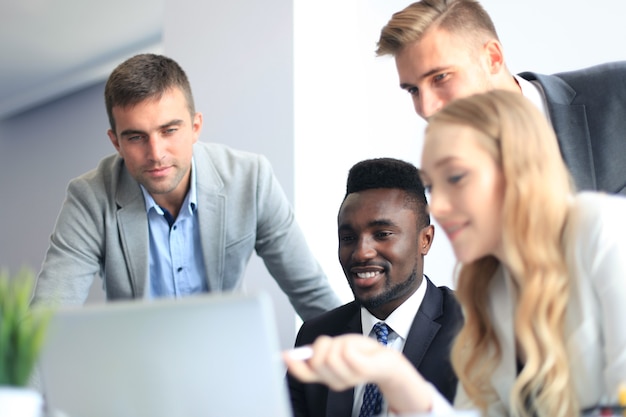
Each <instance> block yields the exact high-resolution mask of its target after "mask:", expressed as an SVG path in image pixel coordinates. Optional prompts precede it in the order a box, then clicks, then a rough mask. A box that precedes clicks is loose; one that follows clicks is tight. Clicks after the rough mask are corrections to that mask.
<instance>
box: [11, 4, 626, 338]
mask: <svg viewBox="0 0 626 417" xmlns="http://www.w3.org/2000/svg"><path fill="white" fill-rule="evenodd" d="M409 3H411V1H406V0H404V1H400V0H344V1H336V0H319V1H314V2H311V1H304V0H266V1H263V2H260V1H255V0H236V1H227V2H225V1H217V0H207V1H198V0H177V1H173V0H131V1H129V2H125V1H121V0H111V1H108V2H97V1H94V0H88V1H85V0H2V2H0V57H1V58H0V196H2V197H1V204H0V206H1V215H0V267H4V268H8V269H9V270H10V271H12V272H15V271H17V270H18V269H19V268H20V267H21V266H29V267H30V268H32V269H34V270H35V271H38V269H39V267H40V264H41V261H42V259H43V257H44V254H45V251H46V249H47V246H48V239H49V235H50V233H51V231H52V229H53V226H54V222H55V219H56V216H57V214H58V212H59V209H60V207H61V204H62V202H63V199H64V197H65V188H66V186H67V183H68V181H69V180H70V179H71V178H73V177H76V176H78V175H80V174H82V173H84V172H86V171H88V170H90V169H92V168H94V167H95V166H96V164H97V163H98V161H99V160H100V159H101V158H103V157H104V156H106V155H108V154H110V153H112V152H114V149H113V147H112V145H111V144H110V142H109V139H108V137H107V136H106V130H107V128H108V123H107V118H106V114H105V108H104V100H103V94H102V93H103V89H104V82H105V80H106V77H107V76H108V74H109V72H110V71H111V70H112V69H113V68H114V67H115V66H116V65H117V64H119V63H120V62H122V61H123V60H124V59H126V58H128V57H130V56H132V55H134V54H136V53H140V52H158V53H164V54H166V55H169V56H171V57H173V58H174V59H176V60H177V61H178V62H179V63H180V64H181V65H182V67H183V68H184V69H185V70H186V72H187V74H188V76H189V78H190V81H191V84H192V89H193V91H194V95H195V100H196V107H197V110H198V111H201V112H202V113H203V115H204V129H203V133H202V135H201V140H203V141H212V142H221V143H225V144H228V145H230V146H232V147H235V148H239V149H244V150H247V151H252V152H258V153H262V154H264V155H266V156H267V157H268V158H269V160H270V161H271V162H272V164H273V166H274V170H275V173H276V175H277V177H278V178H279V180H280V182H281V184H282V186H283V188H284V189H285V192H286V194H287V196H288V197H289V198H290V200H291V201H292V202H293V204H294V207H295V211H296V216H297V219H298V221H299V223H300V226H301V227H302V229H303V230H304V233H305V235H306V236H307V239H308V241H309V244H310V246H311V248H312V249H313V252H314V253H315V255H316V257H317V258H318V260H319V261H320V263H321V264H322V266H323V268H324V270H325V271H326V273H327V275H328V277H329V280H330V282H331V284H332V285H333V287H334V288H335V289H336V290H337V292H338V293H339V294H340V296H341V298H342V299H343V300H345V301H349V300H351V299H352V294H351V292H350V290H349V288H348V286H347V284H346V281H345V278H344V276H343V273H342V271H341V268H340V266H339V262H338V260H337V231H336V214H337V210H338V208H339V205H340V203H341V200H342V198H343V195H344V187H345V180H346V175H347V172H348V169H349V168H350V167H351V166H352V165H353V164H354V163H356V162H358V161H359V160H362V159H364V158H371V157H381V156H391V157H397V158H401V159H405V160H408V161H410V162H413V163H415V164H419V160H420V148H421V140H422V133H423V129H424V127H425V123H424V122H423V121H422V120H420V119H419V118H418V116H417V115H416V114H415V113H414V111H413V107H412V103H411V100H410V97H409V96H408V94H407V93H405V92H403V91H401V90H400V88H399V87H398V79H397V74H396V70H395V64H394V62H393V59H392V58H389V57H382V58H377V57H375V55H374V50H375V47H376V41H377V39H378V35H379V33H380V29H381V28H382V26H383V25H384V24H385V23H386V22H387V20H388V19H389V17H390V16H391V14H392V13H393V12H395V11H398V10H400V9H401V8H403V7H405V6H406V5H408V4H409ZM482 4H483V5H484V7H485V8H486V9H487V11H488V12H489V13H490V14H491V16H492V18H493V20H494V22H495V24H496V27H497V29H498V32H499V35H500V39H501V41H502V43H503V45H504V52H505V56H506V58H507V62H508V65H509V69H510V70H511V71H512V72H515V73H517V72H522V71H527V70H530V71H537V72H543V73H553V72H560V71H567V70H573V69H577V68H582V67H586V66H590V65H594V64H598V63H602V62H606V61H615V60H624V59H626V50H625V49H624V48H623V46H622V43H623V42H622V41H623V40H624V39H626V26H624V24H623V16H624V15H626V4H623V3H622V2H619V1H616V0H597V1H595V2H593V4H591V3H589V2H585V1H582V0H547V1H546V0H527V1H524V2H512V1H506V2H504V1H498V0H483V1H482ZM20 65H25V67H20ZM425 265H426V266H425V270H426V274H427V275H428V276H429V277H430V278H431V279H432V280H433V281H434V282H435V283H436V284H438V285H448V286H451V287H453V286H454V283H453V280H452V273H453V267H454V256H453V254H452V251H451V249H450V246H449V244H448V242H447V240H446V238H445V236H444V235H443V233H441V232H437V233H436V234H435V242H434V245H433V248H432V250H431V253H430V254H429V255H428V256H427V257H426V261H425ZM246 285H247V288H248V290H249V291H258V290H264V291H268V292H270V294H271V295H272V297H273V299H274V301H275V303H274V304H275V310H276V318H277V323H278V327H279V332H280V335H281V340H280V344H281V346H282V347H288V346H291V345H292V344H293V340H294V336H295V331H296V328H297V326H298V321H297V319H296V317H295V314H294V312H293V309H292V308H291V306H290V305H289V303H288V301H287V299H286V297H285V296H284V295H283V294H282V293H281V292H280V290H279V289H278V287H277V286H276V284H275V283H274V282H273V281H272V279H271V277H270V276H269V274H268V273H267V272H266V271H265V268H264V266H263V264H262V262H261V261H260V260H259V259H258V258H256V257H253V259H251V262H250V266H249V268H248V272H247V279H246ZM103 298H104V297H103V293H102V290H101V283H100V281H99V280H95V281H94V286H93V289H92V294H91V295H90V298H89V302H102V300H103Z"/></svg>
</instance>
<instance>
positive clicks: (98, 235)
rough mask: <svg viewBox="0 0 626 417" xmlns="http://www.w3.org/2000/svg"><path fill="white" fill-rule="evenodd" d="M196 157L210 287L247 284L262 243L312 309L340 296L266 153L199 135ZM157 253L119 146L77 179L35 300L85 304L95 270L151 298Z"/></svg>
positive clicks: (282, 281)
mask: <svg viewBox="0 0 626 417" xmlns="http://www.w3.org/2000/svg"><path fill="white" fill-rule="evenodd" d="M194 160H195V168H196V170H197V175H196V179H197V193H198V219H199V222H200V230H201V244H202V251H203V254H204V264H205V266H206V269H207V275H208V286H209V290H210V291H229V290H237V289H239V288H240V287H241V285H242V279H243V275H244V271H245V268H246V265H247V263H248V260H249V259H250V256H251V254H252V251H253V250H256V252H257V253H258V255H259V256H261V257H262V258H263V260H264V262H265V265H266V267H267V268H268V270H269V272H270V273H271V274H272V276H273V277H274V279H275V280H276V282H277V283H278V285H279V286H280V287H281V288H282V290H283V291H284V292H285V293H286V294H287V296H288V297H289V300H290V302H291V303H292V305H293V306H294V308H295V309H296V311H297V312H298V314H300V315H301V316H302V318H303V319H305V320H306V319H308V318H311V317H313V316H316V315H318V314H320V313H322V312H325V311H328V310H330V309H331V308H333V307H336V306H337V305H339V304H340V302H339V299H338V298H337V296H336V295H335V293H334V292H333V291H332V289H331V288H330V286H329V284H328V282H327V279H326V276H325V275H324V273H323V271H322V269H321V267H320V265H319V264H318V263H317V261H316V260H315V259H314V257H313V255H312V253H311V252H310V250H309V248H308V246H307V243H306V241H305V238H304V236H303V234H302V232H301V230H300V228H299V227H298V225H297V223H296V221H295V218H294V213H293V210H292V207H291V205H290V204H289V202H288V200H287V198H286V197H285V195H284V193H283V190H282V188H281V187H280V185H279V183H278V181H277V179H276V178H275V176H274V174H273V172H272V168H271V166H270V163H269V162H268V161H267V159H265V158H264V157H263V156H261V155H255V154H251V153H246V152H241V151H236V150H233V149H230V148H228V147H226V146H223V145H218V144H212V143H211V144H207V143H202V142H198V143H196V144H195V145H194ZM148 261H149V249H148V220H147V215H146V209H145V203H144V198H143V195H142V193H141V189H140V187H139V184H138V183H137V182H136V181H135V180H134V179H133V178H132V177H131V175H130V174H129V172H128V170H127V169H126V168H125V166H124V161H123V159H122V158H120V157H119V156H118V155H117V154H115V155H111V156H109V157H107V158H105V159H103V160H102V161H101V162H100V164H99V165H98V167H97V168H96V169H95V170H93V171H91V172H88V173H86V174H84V175H82V176H80V177H78V178H76V179H74V180H72V181H71V182H70V184H69V186H68V190H67V197H66V200H65V202H64V204H63V207H62V208H61V212H60V214H59V217H58V219H57V223H56V226H55V229H54V231H53V233H52V236H51V238H50V246H49V248H48V252H47V254H46V257H45V260H44V262H43V266H42V269H41V272H40V273H39V277H38V281H37V285H36V288H35V293H34V298H33V302H35V303H37V302H48V303H61V304H81V303H83V302H84V300H85V299H86V297H87V295H88V291H89V288H90V286H91V283H92V281H93V278H94V276H95V275H96V274H99V275H100V276H101V277H102V279H103V285H104V288H105V291H106V295H107V299H109V300H115V299H128V298H142V297H144V296H145V294H146V291H147V288H148V286H147V283H148V274H149V266H148Z"/></svg>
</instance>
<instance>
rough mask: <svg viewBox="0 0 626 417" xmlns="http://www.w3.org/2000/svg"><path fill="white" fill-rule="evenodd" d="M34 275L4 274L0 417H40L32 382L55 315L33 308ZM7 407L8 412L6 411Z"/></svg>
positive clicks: (1, 276)
mask: <svg viewBox="0 0 626 417" xmlns="http://www.w3.org/2000/svg"><path fill="white" fill-rule="evenodd" d="M34 282H35V280H34V274H33V273H32V271H30V270H29V269H27V268H22V269H21V270H20V271H19V272H18V274H17V275H15V276H13V277H11V276H10V274H9V273H8V272H7V271H6V270H2V271H0V415H3V416H4V415H11V416H40V415H41V409H42V397H41V394H40V393H39V392H37V391H36V390H34V389H32V388H30V387H29V381H30V378H31V375H32V373H33V370H34V368H35V364H36V363H37V359H38V356H39V352H40V350H41V348H42V346H43V343H44V338H45V332H46V328H47V326H48V323H49V320H50V317H51V314H50V312H49V311H47V310H44V309H39V308H31V306H30V299H31V293H32V289H33V285H34ZM5 407H6V410H5V409H4V408H5Z"/></svg>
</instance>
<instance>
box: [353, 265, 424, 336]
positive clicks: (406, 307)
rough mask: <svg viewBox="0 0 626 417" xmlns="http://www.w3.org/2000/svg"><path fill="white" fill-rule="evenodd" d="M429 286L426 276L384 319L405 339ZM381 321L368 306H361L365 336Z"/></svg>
mask: <svg viewBox="0 0 626 417" xmlns="http://www.w3.org/2000/svg"><path fill="white" fill-rule="evenodd" d="M427 286H428V285H427V283H426V276H424V277H423V278H422V282H421V283H420V286H419V287H418V288H417V290H416V291H415V292H414V293H413V294H412V295H411V296H410V297H409V298H408V299H407V300H406V301H405V302H404V303H402V304H400V306H398V308H396V309H395V310H394V311H393V312H392V313H391V314H390V315H389V317H387V319H386V320H384V322H385V323H387V325H388V326H389V327H391V328H392V329H393V331H394V332H395V333H396V334H397V335H398V336H400V337H401V338H402V339H403V340H406V339H407V337H408V336H409V331H410V330H411V325H412V324H413V320H415V315H416V314H417V311H418V310H419V308H420V306H421V305H422V301H423V300H424V296H425V295H426V287H427ZM379 321H381V320H379V319H378V318H376V317H375V316H373V315H372V313H370V312H369V311H367V309H366V308H364V307H361V323H362V331H363V334H364V335H365V336H369V334H370V331H371V330H372V327H374V324H376V323H378V322H379Z"/></svg>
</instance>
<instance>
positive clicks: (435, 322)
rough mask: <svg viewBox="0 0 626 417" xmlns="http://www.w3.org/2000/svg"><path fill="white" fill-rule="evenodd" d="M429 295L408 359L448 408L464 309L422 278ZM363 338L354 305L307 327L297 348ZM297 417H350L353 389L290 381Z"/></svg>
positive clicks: (413, 330)
mask: <svg viewBox="0 0 626 417" xmlns="http://www.w3.org/2000/svg"><path fill="white" fill-rule="evenodd" d="M424 283H425V284H426V285H427V287H426V295H425V296H424V300H423V301H422V305H421V306H420V308H419V310H418V312H417V314H416V315H415V319H414V320H413V324H412V325H411V330H410V331H409V335H408V338H407V340H406V343H405V346H404V351H403V353H404V355H405V356H406V357H407V358H408V359H409V361H411V363H412V364H413V365H414V366H415V368H417V370H418V371H419V372H420V373H421V374H422V375H423V376H424V378H426V379H427V380H428V381H430V382H431V383H432V384H433V385H434V386H435V387H437V389H438V390H439V392H441V393H442V394H443V395H444V396H445V397H446V398H447V399H448V400H449V401H450V402H452V401H453V399H454V394H455V392H456V384H457V378H456V376H455V374H454V372H453V370H452V365H451V364H450V348H451V345H452V340H453V338H454V337H455V336H456V334H457V332H458V330H459V329H460V328H461V325H462V320H463V319H462V315H461V309H460V307H459V305H458V303H457V301H456V299H455V297H454V294H453V292H452V290H450V289H449V288H447V287H436V286H435V285H434V284H433V283H432V282H431V281H430V280H429V279H428V278H427V277H425V278H424ZM347 333H362V329H361V313H360V306H359V304H357V303H356V302H355V301H353V302H351V303H348V304H346V305H343V306H341V307H339V308H336V309H335V310H332V311H329V312H328V313H325V314H323V315H321V316H319V317H316V318H314V319H312V320H308V321H306V322H305V323H304V324H303V325H302V327H301V328H300V331H299V332H298V336H297V338H296V346H301V345H306V344H310V343H312V342H313V341H314V340H315V339H316V338H317V337H318V336H320V335H328V336H338V335H341V334H347ZM287 381H288V384H289V393H290V396H291V402H292V406H293V411H294V416H295V417H301V416H309V417H326V416H327V417H350V415H351V413H352V405H353V400H354V398H353V397H354V389H353V388H351V389H348V390H345V391H341V392H335V391H331V390H329V389H328V387H327V386H326V385H321V384H303V383H301V382H299V381H297V380H296V379H294V378H292V377H291V376H290V375H288V376H287Z"/></svg>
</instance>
